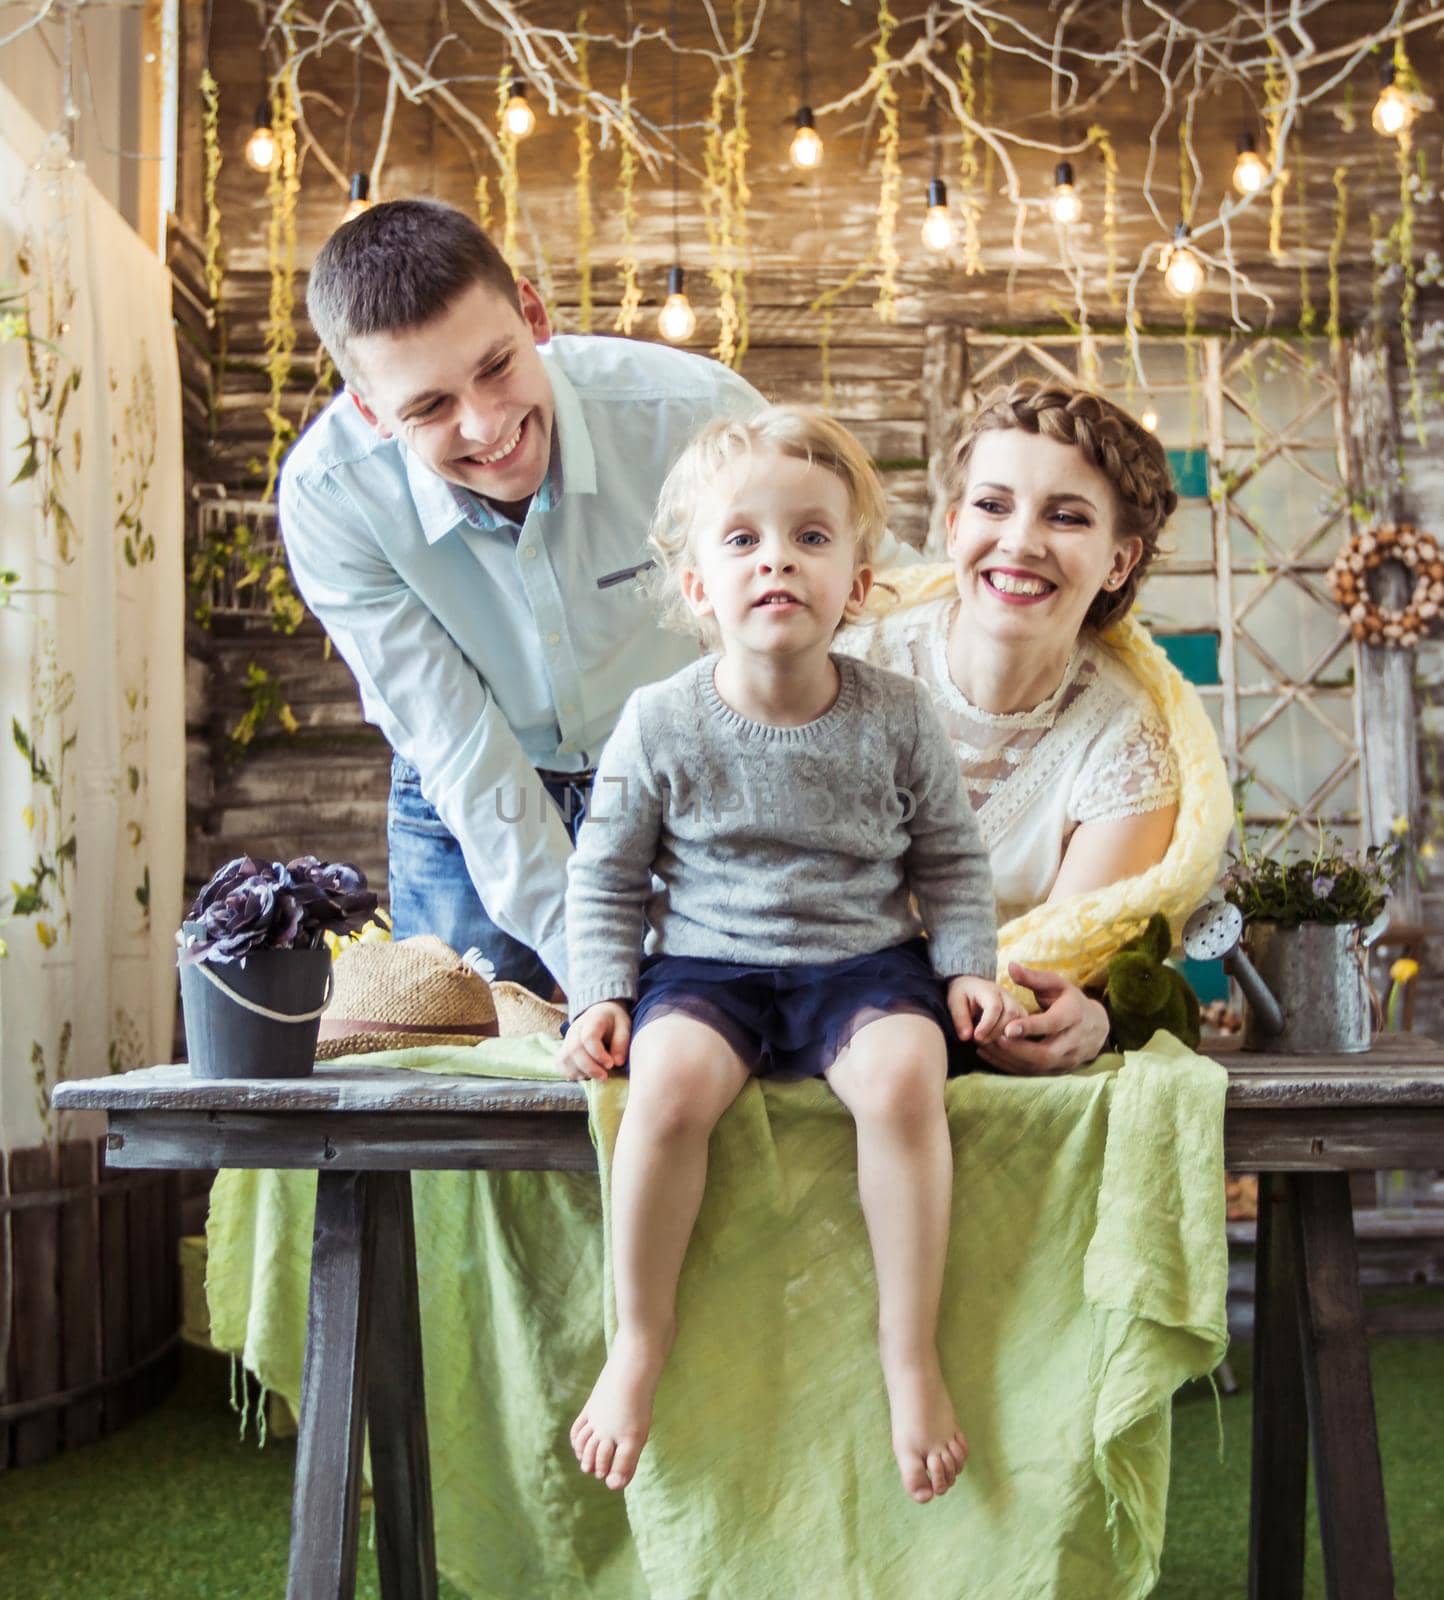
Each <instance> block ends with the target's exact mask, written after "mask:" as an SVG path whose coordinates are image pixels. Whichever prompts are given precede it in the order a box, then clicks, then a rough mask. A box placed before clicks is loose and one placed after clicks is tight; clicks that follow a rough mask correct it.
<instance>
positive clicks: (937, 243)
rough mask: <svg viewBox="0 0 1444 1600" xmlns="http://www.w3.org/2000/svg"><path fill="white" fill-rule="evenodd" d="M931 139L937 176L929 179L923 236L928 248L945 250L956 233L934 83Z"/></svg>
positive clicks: (930, 103) (930, 108)
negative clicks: (944, 164)
mask: <svg viewBox="0 0 1444 1600" xmlns="http://www.w3.org/2000/svg"><path fill="white" fill-rule="evenodd" d="M928 136H929V138H930V139H931V141H932V147H933V175H932V177H931V178H929V179H928V209H927V215H926V216H925V217H924V218H923V226H922V237H923V244H924V246H925V247H926V248H927V249H929V250H936V251H943V250H947V249H950V248H951V247H952V243H953V240H954V238H955V237H956V230H955V229H954V228H953V217H952V213H951V212H950V211H949V210H948V186H947V184H945V183H944V182H943V180H942V177H941V176H940V173H941V169H942V152H941V149H940V140H939V137H938V101H937V96H936V94H934V93H933V90H932V87H931V82H930V83H929V88H928Z"/></svg>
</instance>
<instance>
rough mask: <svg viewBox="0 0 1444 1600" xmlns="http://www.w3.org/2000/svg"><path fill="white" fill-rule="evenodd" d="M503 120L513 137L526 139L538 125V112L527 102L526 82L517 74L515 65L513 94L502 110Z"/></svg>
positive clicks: (512, 82) (503, 124)
mask: <svg viewBox="0 0 1444 1600" xmlns="http://www.w3.org/2000/svg"><path fill="white" fill-rule="evenodd" d="M501 122H502V126H503V127H504V128H505V129H506V131H507V132H508V133H509V134H510V135H511V136H512V138H513V139H525V138H526V136H527V134H529V133H530V132H531V131H532V129H533V128H535V127H536V112H535V111H533V110H532V108H531V106H530V105H529V104H528V103H527V98H526V82H525V80H524V79H522V78H519V77H518V76H517V73H516V68H515V67H513V68H512V71H511V94H510V96H509V97H508V99H507V102H506V106H505V108H504V109H503V111H502V114H501Z"/></svg>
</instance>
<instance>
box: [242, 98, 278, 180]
mask: <svg viewBox="0 0 1444 1600" xmlns="http://www.w3.org/2000/svg"><path fill="white" fill-rule="evenodd" d="M246 160H247V162H248V163H249V164H250V165H251V166H253V167H254V168H255V169H256V171H257V172H269V171H270V170H271V168H272V167H274V166H275V164H276V135H275V133H274V132H273V131H272V129H271V102H270V101H269V100H262V101H261V103H260V105H258V106H257V107H256V125H255V127H254V128H253V129H252V130H251V137H250V138H249V139H247V140H246Z"/></svg>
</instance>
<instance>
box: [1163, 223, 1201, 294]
mask: <svg viewBox="0 0 1444 1600" xmlns="http://www.w3.org/2000/svg"><path fill="white" fill-rule="evenodd" d="M1158 264H1159V266H1160V267H1162V268H1163V282H1164V284H1165V286H1166V287H1167V289H1168V291H1169V293H1170V294H1175V295H1177V296H1178V298H1179V299H1180V300H1187V299H1188V298H1189V296H1190V295H1195V294H1197V293H1198V291H1199V290H1200V289H1201V288H1202V287H1203V263H1202V262H1201V261H1200V260H1199V259H1198V257H1197V256H1196V255H1195V254H1194V253H1193V251H1192V250H1190V249H1189V247H1188V224H1187V223H1184V222H1180V223H1179V224H1178V226H1177V227H1176V228H1175V229H1174V230H1173V243H1172V244H1170V245H1169V246H1168V247H1167V249H1165V250H1164V252H1163V255H1162V257H1161V258H1160V260H1159V263H1158Z"/></svg>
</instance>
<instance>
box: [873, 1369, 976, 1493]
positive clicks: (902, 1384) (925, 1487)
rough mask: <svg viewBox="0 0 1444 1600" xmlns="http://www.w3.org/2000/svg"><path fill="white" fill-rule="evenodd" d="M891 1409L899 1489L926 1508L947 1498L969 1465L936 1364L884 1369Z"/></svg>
mask: <svg viewBox="0 0 1444 1600" xmlns="http://www.w3.org/2000/svg"><path fill="white" fill-rule="evenodd" d="M883 1376H884V1378H885V1379H886V1381H887V1395H888V1404H889V1406H890V1407H891V1409H892V1448H893V1454H894V1455H895V1456H896V1457H897V1464H898V1471H899V1472H901V1473H902V1481H903V1487H904V1488H905V1489H906V1490H907V1492H908V1493H909V1494H910V1495H911V1496H912V1497H913V1499H914V1500H916V1501H917V1502H918V1504H919V1505H926V1504H927V1502H928V1501H929V1500H932V1499H933V1498H935V1497H936V1496H937V1495H940V1494H946V1493H947V1492H948V1490H949V1489H951V1488H952V1486H953V1483H954V1480H955V1479H956V1478H957V1476H958V1474H959V1473H960V1472H961V1471H962V1470H963V1464H964V1463H965V1462H966V1461H967V1459H968V1444H967V1440H966V1439H964V1438H963V1430H962V1429H961V1428H960V1427H959V1426H958V1419H957V1417H956V1415H955V1414H954V1412H953V1402H952V1397H951V1396H950V1395H949V1394H948V1390H947V1385H946V1384H945V1383H944V1382H943V1375H942V1372H941V1371H940V1370H939V1368H938V1363H937V1358H936V1357H935V1356H934V1357H933V1358H932V1359H931V1360H926V1359H924V1360H918V1361H911V1362H906V1363H903V1362H896V1363H893V1364H892V1365H891V1366H890V1367H884V1369H883Z"/></svg>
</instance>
